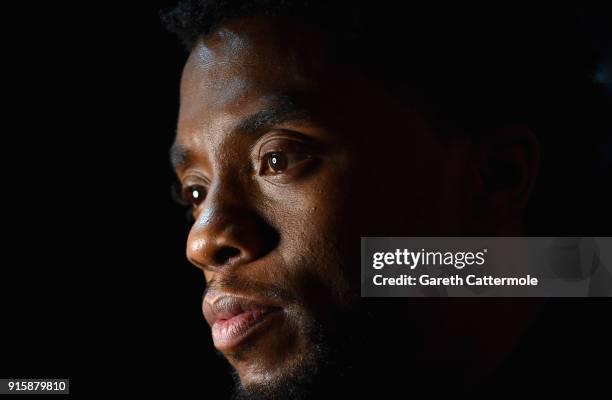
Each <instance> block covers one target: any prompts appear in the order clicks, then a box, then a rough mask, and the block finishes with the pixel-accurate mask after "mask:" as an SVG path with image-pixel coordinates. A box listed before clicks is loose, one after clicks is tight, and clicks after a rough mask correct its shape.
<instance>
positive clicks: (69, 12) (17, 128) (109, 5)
mask: <svg viewBox="0 0 612 400" xmlns="http://www.w3.org/2000/svg"><path fill="white" fill-rule="evenodd" d="M126 3H127V2H114V3H113V2H104V3H102V2H100V3H95V4H92V3H90V2H85V3H81V5H65V6H58V5H46V6H41V5H37V4H27V5H25V6H24V7H22V9H20V10H10V11H9V10H7V11H6V17H5V18H7V19H8V20H10V21H11V22H13V23H14V24H15V28H11V29H10V31H9V32H8V33H7V34H6V35H5V40H7V41H8V42H9V44H8V45H7V47H6V51H7V57H6V59H5V65H6V66H7V67H8V68H9V69H10V70H11V73H7V75H6V78H7V79H8V81H9V82H7V86H9V85H10V87H11V92H10V93H9V92H7V93H6V94H7V99H8V103H10V104H9V105H7V106H6V123H5V125H4V128H5V131H4V134H3V135H2V138H3V139H2V141H3V150H4V151H3V157H2V164H3V171H4V173H3V175H4V190H3V196H2V204H3V207H2V210H3V224H2V226H3V240H2V249H3V250H4V253H5V254H4V257H3V259H2V265H1V276H0V318H1V322H0V329H1V331H0V336H1V341H0V348H1V354H0V377H7V378H8V377H21V378H27V377H32V378H34V377H67V378H70V379H71V393H72V395H71V397H78V398H81V397H82V398H90V397H92V396H93V395H100V394H109V395H110V394H113V393H117V392H119V391H124V392H129V393H133V394H148V395H152V394H162V395H163V394H170V393H178V394H177V395H176V396H178V397H181V396H180V394H186V393H190V394H192V397H197V396H198V395H200V396H204V398H217V394H218V393H217V391H218V390H223V388H225V387H227V386H228V385H229V384H230V378H229V374H228V369H227V368H226V366H225V363H224V361H222V360H221V358H220V357H218V356H217V355H216V354H215V352H214V350H213V348H212V345H211V339H210V334H209V330H208V327H207V325H206V323H205V321H204V319H203V317H202V315H201V309H200V302H201V293H202V289H203V277H202V274H201V273H200V272H199V271H198V270H197V269H196V268H194V267H192V266H190V265H189V264H188V263H187V261H186V260H185V257H184V246H185V239H186V235H187V224H186V221H185V218H184V210H182V209H181V208H179V207H178V206H176V205H175V204H174V203H173V201H172V199H171V196H170V185H171V183H172V182H173V174H172V171H171V168H170V166H169V163H168V161H167V150H168V147H169V146H170V144H171V141H172V139H173V134H174V128H175V123H176V117H177V111H178V84H179V77H180V71H181V68H182V64H183V62H184V60H185V59H186V57H187V54H186V53H185V51H184V50H183V49H182V47H181V46H180V45H179V43H178V40H177V39H176V38H175V37H174V36H173V35H171V34H169V33H167V32H166V31H165V30H164V28H163V27H162V26H161V24H160V22H159V17H158V11H159V9H160V8H162V7H166V6H168V5H171V4H172V3H173V2H170V1H165V2H159V1H158V2H142V4H138V3H137V2H133V3H130V5H126ZM602 190H604V189H602ZM598 226H601V221H598ZM609 233H610V231H608V235H609ZM610 305H611V303H610V301H609V300H601V299H600V300H597V299H582V300H571V299H560V300H557V301H554V302H552V304H551V306H550V308H549V309H550V312H549V313H548V314H547V315H548V316H547V317H546V318H542V319H541V320H540V321H538V324H539V325H538V327H539V328H538V329H537V330H535V331H534V333H532V334H530V336H528V338H527V339H526V341H525V346H523V347H522V349H520V350H517V352H516V353H515V354H514V356H513V357H514V358H513V359H511V360H510V361H509V362H508V363H507V364H506V366H504V367H502V369H500V370H499V372H498V373H497V374H496V375H495V377H493V378H492V380H491V381H490V383H489V385H491V386H494V385H495V384H498V383H501V382H505V383H506V384H508V383H509V382H510V383H516V385H521V383H520V382H524V383H523V384H525V385H526V386H534V385H538V390H539V391H541V392H559V393H560V392H565V391H566V390H576V391H577V392H581V391H582V390H584V391H591V390H595V389H596V388H604V389H605V388H607V385H606V384H605V379H606V376H607V377H609V376H610V373H609V372H610V360H611V358H610V348H611V346H612V345H611V341H612V335H610V334H611V333H612V330H611V329H610V327H609V326H610V325H609V321H610V319H611V318H612V312H611V308H610ZM547 318H548V319H547ZM543 344H545V345H544V346H543ZM599 362H603V364H599ZM552 366H555V368H552ZM540 378H541V379H540ZM525 382H526V383H525ZM517 387H518V386H517ZM517 387H515V389H516V390H517V391H518V389H517ZM484 389H485V390H486V387H485V388H484ZM221 398H223V397H221Z"/></svg>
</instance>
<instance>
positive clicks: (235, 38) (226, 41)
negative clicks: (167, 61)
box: [181, 17, 334, 118]
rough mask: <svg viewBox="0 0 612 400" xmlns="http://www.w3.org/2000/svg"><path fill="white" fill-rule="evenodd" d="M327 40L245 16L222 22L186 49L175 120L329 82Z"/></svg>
mask: <svg viewBox="0 0 612 400" xmlns="http://www.w3.org/2000/svg"><path fill="white" fill-rule="evenodd" d="M328 43H329V40H328V39H327V37H326V35H325V34H324V33H323V32H320V31H318V30H317V29H316V28H314V27H309V26H306V25H300V24H297V23H294V22H291V21H288V20H283V19H272V18H261V17H259V18H250V19H241V20H235V21H231V22H227V23H224V24H223V25H222V26H221V27H220V28H218V29H217V30H215V31H214V32H213V33H211V34H209V35H208V36H206V37H205V38H204V39H201V40H200V41H199V42H198V43H197V44H196V46H195V47H194V49H193V50H192V52H191V54H190V56H189V59H188V61H187V63H186V65H185V68H184V70H183V76H182V80H181V118H190V117H196V116H200V117H201V116H202V112H204V111H208V112H209V111H211V110H213V109H223V110H225V111H230V110H232V109H236V110H244V109H245V107H248V105H249V104H250V103H252V102H253V101H256V99H257V98H258V97H260V96H262V97H264V96H270V95H276V94H278V93H289V92H302V91H307V90H312V89H313V88H316V87H317V86H321V85H322V84H323V82H325V81H330V80H332V75H333V74H334V72H333V71H334V68H332V67H331V63H330V62H329V57H328V55H329V54H330V53H329V45H328Z"/></svg>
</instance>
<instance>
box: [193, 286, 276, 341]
mask: <svg viewBox="0 0 612 400" xmlns="http://www.w3.org/2000/svg"><path fill="white" fill-rule="evenodd" d="M211 297H212V296H211ZM281 310H282V308H281V307H279V306H277V305H273V304H270V303H268V302H266V301H259V300H256V299H250V298H246V297H242V296H236V295H232V294H226V293H218V292H217V293H215V294H214V298H209V296H208V295H207V296H206V298H205V299H204V303H203V311H204V317H205V318H206V321H207V322H208V324H209V325H210V326H211V330H212V337H213V342H214V345H215V347H216V348H217V349H218V350H220V351H222V352H223V351H230V350H231V349H233V348H235V347H237V346H238V345H240V344H241V343H242V342H244V341H245V340H246V339H247V338H248V337H249V336H251V334H252V333H253V332H254V331H256V330H260V329H259V328H262V327H263V325H267V324H265V322H267V321H269V320H271V319H272V317H273V315H276V314H278V313H279V312H280V311H281Z"/></svg>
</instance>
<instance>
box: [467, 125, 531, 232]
mask: <svg viewBox="0 0 612 400" xmlns="http://www.w3.org/2000/svg"><path fill="white" fill-rule="evenodd" d="M476 148H477V153H478V156H477V164H476V169H477V174H476V175H477V179H476V181H477V183H476V190H477V194H478V195H477V197H478V198H479V199H480V201H479V207H481V210H483V211H485V214H487V215H488V216H489V217H490V218H494V220H496V221H498V222H501V221H503V220H508V219H512V220H518V219H519V218H520V217H521V215H522V211H523V209H524V208H525V206H526V205H527V202H528V200H529V197H530V195H531V191H532V189H533V186H534V183H535V179H536V176H537V175H538V172H539V167H540V144H539V142H538V139H537V137H536V135H535V134H534V132H533V131H532V130H531V129H530V128H529V127H527V126H525V125H512V126H508V127H505V128H502V129H497V130H496V131H494V132H493V133H492V134H490V135H486V136H485V137H483V138H481V139H479V141H478V145H477V146H476Z"/></svg>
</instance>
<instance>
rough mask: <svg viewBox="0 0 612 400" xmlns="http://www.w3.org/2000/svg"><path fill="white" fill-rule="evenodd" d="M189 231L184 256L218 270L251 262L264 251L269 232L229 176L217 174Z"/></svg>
mask: <svg viewBox="0 0 612 400" xmlns="http://www.w3.org/2000/svg"><path fill="white" fill-rule="evenodd" d="M201 207H203V208H202V210H201V211H200V213H199V215H198V217H197V219H196V221H195V222H194V225H193V227H192V229H191V232H190V233H189V238H188V244H187V257H188V258H189V260H190V261H191V262H192V263H193V264H194V265H196V266H198V267H200V268H204V269H218V268H221V267H230V266H236V265H239V264H245V263H248V262H250V261H253V260H255V259H257V258H259V257H261V256H262V255H264V254H265V253H266V252H267V251H268V250H269V246H268V245H267V242H269V240H268V239H270V237H271V236H273V235H270V232H271V231H272V230H271V229H270V227H269V226H267V224H265V223H263V220H262V219H261V218H260V217H259V216H258V214H257V212H256V209H255V207H253V205H252V204H250V200H249V196H247V195H246V193H245V191H244V190H243V189H242V188H241V185H240V183H239V182H238V180H237V179H235V178H233V177H232V176H231V175H225V176H218V177H217V179H215V181H213V183H212V185H211V187H210V189H209V192H208V194H207V196H206V199H205V200H204V203H203V204H202V205H201Z"/></svg>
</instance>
